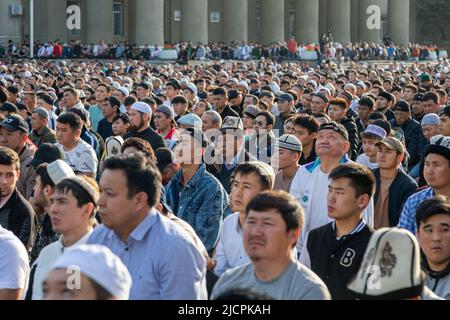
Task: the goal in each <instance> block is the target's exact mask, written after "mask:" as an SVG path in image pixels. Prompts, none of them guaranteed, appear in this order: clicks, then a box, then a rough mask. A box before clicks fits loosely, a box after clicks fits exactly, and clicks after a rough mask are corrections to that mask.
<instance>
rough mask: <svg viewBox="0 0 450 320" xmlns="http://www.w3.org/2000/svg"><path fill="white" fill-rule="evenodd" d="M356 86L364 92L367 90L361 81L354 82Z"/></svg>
mask: <svg viewBox="0 0 450 320" xmlns="http://www.w3.org/2000/svg"><path fill="white" fill-rule="evenodd" d="M356 86H358V87H361V88H363V89H364V90H366V88H367V86H366V84H365V83H364V82H363V81H361V80H358V81H356Z"/></svg>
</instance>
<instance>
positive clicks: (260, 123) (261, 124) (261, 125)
mask: <svg viewBox="0 0 450 320" xmlns="http://www.w3.org/2000/svg"><path fill="white" fill-rule="evenodd" d="M255 124H256V125H258V126H260V127H264V126H265V125H266V124H265V123H264V122H262V121H255Z"/></svg>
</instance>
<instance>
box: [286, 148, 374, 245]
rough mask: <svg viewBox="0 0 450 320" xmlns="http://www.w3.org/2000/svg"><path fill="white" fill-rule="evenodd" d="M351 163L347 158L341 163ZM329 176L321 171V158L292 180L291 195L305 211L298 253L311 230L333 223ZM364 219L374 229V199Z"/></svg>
mask: <svg viewBox="0 0 450 320" xmlns="http://www.w3.org/2000/svg"><path fill="white" fill-rule="evenodd" d="M348 162H350V161H349V160H348V158H347V157H346V156H345V157H344V158H343V160H341V163H348ZM328 176H329V173H324V172H322V170H321V169H320V158H317V159H316V161H315V162H313V163H310V164H307V165H305V166H301V167H300V168H299V169H298V170H297V173H296V174H295V176H294V178H293V179H292V184H291V189H290V192H289V193H290V194H291V195H292V196H293V197H294V198H295V199H297V200H298V201H299V202H300V204H301V205H302V207H303V209H304V210H305V223H304V226H303V230H302V236H301V241H299V242H298V243H297V250H298V252H302V251H301V249H302V246H303V244H304V243H305V240H306V239H307V238H308V234H309V231H310V230H313V229H316V228H318V227H321V226H323V225H325V224H327V223H330V222H331V221H333V219H331V218H330V217H328V206H327V194H328V184H329V181H328ZM363 218H364V220H365V221H366V222H367V225H369V226H370V227H372V228H373V198H371V199H370V202H369V205H368V206H367V208H366V209H364V211H363Z"/></svg>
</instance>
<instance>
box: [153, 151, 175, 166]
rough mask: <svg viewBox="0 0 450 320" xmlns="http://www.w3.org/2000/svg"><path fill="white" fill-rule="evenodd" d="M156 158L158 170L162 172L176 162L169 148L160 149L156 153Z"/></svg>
mask: <svg viewBox="0 0 450 320" xmlns="http://www.w3.org/2000/svg"><path fill="white" fill-rule="evenodd" d="M155 157H156V166H157V167H158V170H159V171H160V172H162V171H163V170H164V169H165V168H167V166H168V165H170V164H172V163H174V162H175V157H174V155H173V152H172V151H170V150H169V149H167V148H158V149H157V150H156V151H155Z"/></svg>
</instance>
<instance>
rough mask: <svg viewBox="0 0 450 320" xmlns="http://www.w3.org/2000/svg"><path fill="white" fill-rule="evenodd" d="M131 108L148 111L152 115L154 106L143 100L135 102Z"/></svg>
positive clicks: (143, 111)
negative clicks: (151, 106)
mask: <svg viewBox="0 0 450 320" xmlns="http://www.w3.org/2000/svg"><path fill="white" fill-rule="evenodd" d="M131 109H133V110H137V111H139V112H142V113H148V114H150V115H151V114H152V108H150V106H149V105H148V104H147V103H145V102H142V101H138V102H135V103H133V104H132V105H131Z"/></svg>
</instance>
